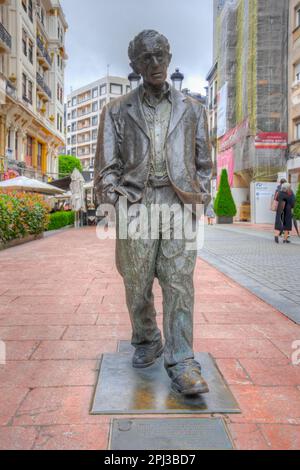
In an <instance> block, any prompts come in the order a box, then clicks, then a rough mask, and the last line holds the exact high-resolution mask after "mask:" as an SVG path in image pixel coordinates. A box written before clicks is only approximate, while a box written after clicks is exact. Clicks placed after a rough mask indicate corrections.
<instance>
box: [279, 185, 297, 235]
mask: <svg viewBox="0 0 300 470" xmlns="http://www.w3.org/2000/svg"><path fill="white" fill-rule="evenodd" d="M295 202H296V198H295V195H294V193H293V191H292V187H291V185H290V184H289V183H284V184H283V185H282V186H281V191H280V192H279V193H278V208H277V212H276V221H275V243H279V236H280V234H281V233H282V232H284V241H283V243H291V242H290V240H289V239H288V238H289V234H290V232H291V231H292V229H293V208H294V207H295Z"/></svg>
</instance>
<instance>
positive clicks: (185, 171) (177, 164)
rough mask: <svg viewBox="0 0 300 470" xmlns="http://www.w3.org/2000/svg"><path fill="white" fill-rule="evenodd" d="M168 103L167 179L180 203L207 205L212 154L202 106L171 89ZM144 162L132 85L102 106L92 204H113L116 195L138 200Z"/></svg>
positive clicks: (143, 134)
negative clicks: (93, 201)
mask: <svg viewBox="0 0 300 470" xmlns="http://www.w3.org/2000/svg"><path fill="white" fill-rule="evenodd" d="M171 102H172V113H171V119H170V125H169V130H168V134H167V139H166V152H165V154H166V163H167V170H168V175H169V179H170V182H171V184H172V186H173V189H174V191H175V192H176V193H177V195H178V197H179V198H180V200H181V201H182V202H183V203H184V204H193V205H194V204H204V205H207V204H208V203H209V201H210V180H211V172H212V159H211V150H210V144H209V137H208V127H207V116H206V110H205V108H204V106H203V105H202V104H201V103H199V102H198V101H196V100H194V99H193V98H190V97H187V96H185V95H183V94H182V93H180V92H179V91H177V90H175V89H174V88H172V89H171ZM150 165H151V154H150V136H149V132H148V128H147V123H146V120H145V117H144V114H143V109H142V103H141V98H140V90H139V88H137V89H135V90H134V91H132V92H130V93H129V94H128V95H126V96H123V97H121V98H119V99H116V100H114V101H112V102H111V103H109V104H107V105H106V106H105V107H104V108H103V111H102V114H101V119H100V126H99V133H98V142H97V150H96V155H95V172H94V186H95V199H96V204H97V205H100V204H113V205H114V204H115V203H116V202H117V200H118V198H119V196H120V195H122V196H125V197H126V198H127V199H128V201H129V202H131V203H137V202H139V201H140V200H141V199H142V197H143V194H144V191H145V187H146V185H147V182H148V178H149V174H150Z"/></svg>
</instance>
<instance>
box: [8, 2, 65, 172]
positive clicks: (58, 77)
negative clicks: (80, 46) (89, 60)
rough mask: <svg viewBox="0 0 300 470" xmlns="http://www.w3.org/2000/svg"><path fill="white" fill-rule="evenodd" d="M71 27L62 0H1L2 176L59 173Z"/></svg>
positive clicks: (63, 134) (63, 137)
mask: <svg viewBox="0 0 300 470" xmlns="http://www.w3.org/2000/svg"><path fill="white" fill-rule="evenodd" d="M66 30H67V22H66V19H65V16H64V13H63V10H62V8H61V5H60V2H59V0H35V1H33V0H0V136H1V139H0V158H1V166H0V175H1V173H2V175H3V172H6V171H7V170H8V169H10V168H11V169H14V170H15V171H16V172H19V173H22V174H26V175H27V176H31V177H37V178H40V179H44V180H47V179H48V178H49V177H50V178H56V177H57V175H58V159H57V155H58V153H59V151H60V149H61V148H62V147H63V146H64V145H65V133H64V68H65V61H66V59H67V56H66V52H65V46H64V40H65V32H66ZM1 31H2V33H3V32H4V34H1ZM3 42H4V43H6V47H5V44H4V47H3ZM1 44H2V47H1Z"/></svg>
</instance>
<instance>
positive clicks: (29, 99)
mask: <svg viewBox="0 0 300 470" xmlns="http://www.w3.org/2000/svg"><path fill="white" fill-rule="evenodd" d="M27 83H28V87H27V91H28V95H27V98H28V101H29V103H31V104H32V87H33V85H32V81H30V80H28V81H27Z"/></svg>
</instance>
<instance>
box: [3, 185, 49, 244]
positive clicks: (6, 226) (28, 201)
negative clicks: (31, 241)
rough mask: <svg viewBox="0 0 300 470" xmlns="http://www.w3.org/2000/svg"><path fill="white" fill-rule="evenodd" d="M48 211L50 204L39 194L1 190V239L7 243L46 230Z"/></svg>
mask: <svg viewBox="0 0 300 470" xmlns="http://www.w3.org/2000/svg"><path fill="white" fill-rule="evenodd" d="M48 212H49V207H48V205H47V204H46V203H45V201H44V199H43V197H42V196H40V195H38V194H32V193H22V192H18V191H7V192H6V191H5V192H0V240H1V241H2V242H4V243H5V242H9V241H11V240H16V239H18V238H23V237H25V236H27V235H38V234H40V233H42V232H44V230H45V229H46V227H47V226H48V223H49V214H48Z"/></svg>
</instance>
